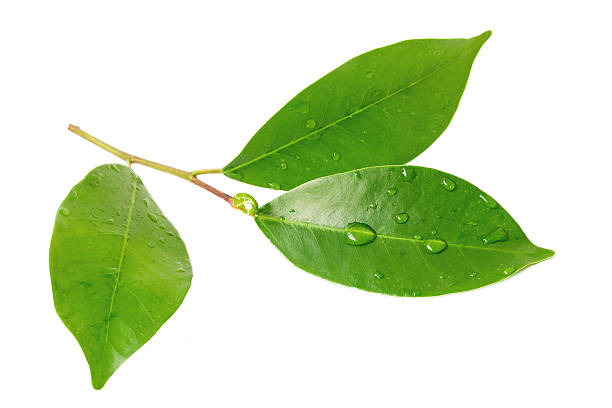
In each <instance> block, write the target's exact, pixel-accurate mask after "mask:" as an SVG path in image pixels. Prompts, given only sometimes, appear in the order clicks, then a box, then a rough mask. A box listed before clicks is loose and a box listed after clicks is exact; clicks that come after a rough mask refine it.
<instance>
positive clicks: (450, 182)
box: [442, 177, 457, 191]
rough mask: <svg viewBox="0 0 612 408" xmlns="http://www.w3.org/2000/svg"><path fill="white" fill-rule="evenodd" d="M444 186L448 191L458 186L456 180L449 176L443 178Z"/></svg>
mask: <svg viewBox="0 0 612 408" xmlns="http://www.w3.org/2000/svg"><path fill="white" fill-rule="evenodd" d="M442 187H444V188H445V189H446V190H448V191H453V190H454V189H455V187H457V184H455V182H454V181H453V180H451V179H449V178H448V177H444V178H442Z"/></svg>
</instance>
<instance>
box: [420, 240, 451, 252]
mask: <svg viewBox="0 0 612 408" xmlns="http://www.w3.org/2000/svg"><path fill="white" fill-rule="evenodd" d="M424 245H425V250H426V251H427V252H429V253H430V254H439V253H440V252H442V251H444V250H445V249H446V247H447V246H448V244H447V243H446V241H443V240H441V239H428V240H426V241H425V242H424Z"/></svg>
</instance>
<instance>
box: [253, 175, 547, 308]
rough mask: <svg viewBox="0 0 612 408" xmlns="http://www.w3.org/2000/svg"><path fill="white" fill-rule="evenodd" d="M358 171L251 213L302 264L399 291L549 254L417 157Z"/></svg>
mask: <svg viewBox="0 0 612 408" xmlns="http://www.w3.org/2000/svg"><path fill="white" fill-rule="evenodd" d="M356 173H357V172H356V171H351V172H347V173H341V174H336V175H331V176H327V177H322V178H319V179H316V180H313V181H310V182H308V183H306V184H303V185H301V186H299V187H297V188H295V189H293V190H291V191H289V192H287V193H285V194H283V195H282V196H280V197H278V198H277V199H275V200H273V201H271V202H270V203H268V204H266V205H264V206H263V207H261V208H260V209H259V211H258V213H257V214H256V216H255V221H256V222H257V225H258V226H259V228H260V229H261V230H262V231H263V232H264V234H265V235H266V236H267V237H268V238H269V239H270V240H271V241H272V243H274V245H276V246H277V247H278V248H279V249H280V250H281V251H282V252H283V253H284V254H285V255H286V256H287V258H289V260H290V261H291V262H293V263H294V264H295V265H297V266H298V267H300V268H302V269H304V270H306V271H308V272H311V273H313V274H315V275H318V276H321V277H323V278H326V279H329V280H331V281H334V282H338V283H342V284H344V285H348V286H354V287H357V288H360V289H365V290H368V291H372V292H380V293H386V294H392V295H398V296H435V295H442V294H445V293H451V292H460V291H465V290H470V289H474V288H478V287H481V286H484V285H488V284H490V283H493V282H497V281H499V280H502V279H505V278H507V277H508V276H509V275H512V274H514V273H516V272H518V271H520V270H521V269H523V268H525V267H526V266H529V265H532V264H534V263H537V262H540V261H542V260H544V259H547V258H550V257H551V256H552V255H553V252H552V251H550V250H548V249H543V248H540V247H537V246H535V245H533V244H532V243H531V242H530V241H529V239H527V237H526V236H525V234H524V233H523V231H522V230H521V228H520V227H519V225H518V224H517V223H516V222H515V221H514V220H513V219H512V217H511V216H510V214H508V213H507V212H506V211H505V210H504V209H503V208H502V207H501V206H500V205H499V204H498V203H497V202H496V201H495V200H493V199H492V198H491V197H490V196H488V195H487V194H485V193H484V192H483V191H481V190H480V189H478V188H477V187H475V186H474V185H472V184H470V183H468V182H467V181H465V180H462V179H460V178H458V177H455V176H453V175H450V174H446V173H443V172H441V171H438V170H434V169H428V168H423V167H415V166H383V167H371V168H365V169H360V170H359V175H360V177H355V174H356ZM407 175H408V177H407ZM449 186H452V188H448V187H449ZM390 190H393V193H392V194H389V191H390ZM372 203H378V204H377V205H372ZM289 209H292V210H295V211H290V210H289Z"/></svg>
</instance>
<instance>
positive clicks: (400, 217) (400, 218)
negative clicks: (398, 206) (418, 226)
mask: <svg viewBox="0 0 612 408" xmlns="http://www.w3.org/2000/svg"><path fill="white" fill-rule="evenodd" d="M393 219H394V220H395V222H397V223H398V224H405V223H406V221H408V214H406V213H399V214H395V217H393Z"/></svg>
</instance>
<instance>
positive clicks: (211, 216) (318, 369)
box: [0, 0, 612, 407]
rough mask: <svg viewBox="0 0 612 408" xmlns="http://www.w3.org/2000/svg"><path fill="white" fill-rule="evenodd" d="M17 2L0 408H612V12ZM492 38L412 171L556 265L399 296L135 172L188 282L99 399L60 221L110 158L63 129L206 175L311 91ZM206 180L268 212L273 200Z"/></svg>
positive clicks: (9, 64) (5, 96) (4, 109)
mask: <svg viewBox="0 0 612 408" xmlns="http://www.w3.org/2000/svg"><path fill="white" fill-rule="evenodd" d="M0 4H1V6H0V137H1V141H2V142H1V161H0V166H1V172H0V174H1V176H0V177H1V178H2V179H1V180H2V186H1V188H2V193H1V195H2V199H1V201H0V208H1V213H2V214H3V217H2V229H3V234H2V235H1V237H2V238H1V239H2V240H3V243H2V245H1V248H2V260H3V262H2V270H1V274H2V281H1V295H0V310H2V323H1V325H0V350H2V358H1V360H0V377H2V378H0V405H2V406H5V407H17V406H41V405H43V404H44V406H61V407H83V406H87V407H110V406H113V407H121V406H129V405H131V406H143V407H157V406H165V407H168V406H177V407H179V406H180V407H182V406H210V407H361V406H364V407H365V406H367V407H404V406H405V407H407V406H418V407H450V406H452V407H542V406H555V407H561V406H573V407H576V406H584V407H587V406H588V407H604V406H610V404H611V403H612V398H611V397H610V395H609V389H610V365H611V364H612V359H611V352H610V345H611V340H612V336H611V335H610V310H611V306H612V302H611V301H610V293H609V292H610V285H611V283H612V273H611V272H612V268H611V267H610V255H609V253H610V236H611V232H610V231H611V227H612V226H611V222H610V214H611V212H610V191H611V190H612V182H611V176H610V170H611V167H612V166H610V159H609V157H608V156H609V154H610V147H611V146H610V133H611V132H610V106H611V96H610V95H611V93H612V87H611V84H610V70H611V68H612V67H611V64H610V43H611V42H610V40H612V38H611V37H612V36H611V35H610V28H609V27H610V23H609V16H610V11H609V10H608V9H607V7H606V6H607V2H604V1H580V2H564V1H550V2H548V1H535V0H530V1H513V2H496V1H490V0H488V1H447V2H442V1H418V2H416V1H406V0H405V1H398V2H389V1H381V0H378V1H367V2H359V1H356V0H353V1H346V2H344V1H342V2H341V1H332V0H327V1H323V2H318V1H313V0H310V1H303V2H292V1H281V2H275V3H272V2H263V1H250V2H245V3H239V2H220V1H219V2H204V1H199V2H196V1H193V2H187V1H167V2H159V1H151V0H149V1H143V2H135V1H117V2H115V1H109V0H106V1H104V2H101V1H100V2H92V1H83V0H79V1H73V2H69V1H46V0H45V1H24V0H21V1H17V0H15V1H8V0H3V1H2V2H1V3H0ZM488 29H491V30H492V31H493V36H492V37H491V38H490V39H489V41H488V42H487V43H486V44H485V45H484V47H483V48H482V50H481V52H480V54H479V56H478V57H477V59H476V61H475V64H474V69H473V70H472V74H471V77H470V80H469V82H468V85H467V88H466V92H465V94H464V97H463V99H462V101H461V104H460V106H459V109H458V111H457V113H456V115H455V118H454V119H453V121H452V123H451V125H450V127H449V128H448V129H447V130H446V132H445V133H444V134H443V135H442V136H441V137H440V139H439V140H438V141H437V142H436V143H435V144H434V145H433V146H432V147H431V148H430V149H429V150H427V151H426V152H425V153H424V154H422V155H421V156H419V157H418V158H417V159H416V160H415V161H414V162H413V163H415V164H418V165H424V166H430V167H435V168H438V169H440V170H444V171H448V172H451V173H453V174H456V175H457V176H459V177H462V178H465V179H467V180H469V181H471V182H473V183H474V184H476V185H477V186H479V187H480V188H482V189H483V190H485V191H487V192H489V193H490V194H491V195H493V196H495V197H496V198H497V199H498V200H499V201H500V202H501V203H502V205H504V207H505V208H506V209H508V210H509V212H510V213H511V214H512V215H513V217H514V218H515V219H516V220H517V221H518V222H519V223H520V225H521V226H522V227H523V229H524V231H525V232H526V234H527V235H528V236H529V237H530V238H531V239H532V240H533V241H534V243H536V244H538V245H541V246H544V247H547V248H552V249H554V250H555V251H556V252H557V255H556V256H555V257H554V258H553V259H552V260H549V261H546V262H543V263H541V264H539V265H536V266H534V267H531V268H528V269H526V270H525V271H523V272H521V273H520V274H519V275H518V276H516V277H513V278H511V279H509V280H507V281H504V282H501V283H499V284H495V285H492V286H489V287H485V288H483V289H479V290H475V291H472V292H467V293H461V294H455V295H448V296H442V297H437V298H396V297H389V296H384V295H377V294H372V293H366V292H362V291H358V290H355V289H351V288H347V287H343V286H340V285H336V284H333V283H330V282H327V281H325V280H323V279H320V278H317V277H315V276H312V275H310V274H308V273H306V272H304V271H301V270H299V269H297V268H296V267H294V266H293V265H292V264H290V263H289V261H287V260H286V259H285V258H284V257H283V256H282V255H281V254H280V253H279V252H278V251H277V249H276V248H275V247H273V246H272V245H271V244H270V243H269V242H267V240H266V239H265V237H264V236H263V235H262V234H261V233H260V232H259V230H258V229H257V227H256V225H255V223H253V222H252V220H251V219H249V218H248V217H246V216H243V215H242V214H240V213H239V212H237V211H235V210H232V209H231V208H229V207H228V206H227V205H226V204H225V203H224V202H222V201H221V200H218V199H217V198H215V197H213V196H212V195H209V194H207V193H205V192H204V191H202V190H200V189H197V188H195V187H194V186H192V185H190V184H189V183H186V182H184V181H182V180H180V179H177V178H173V177H172V176H169V175H166V174H162V173H157V172H155V171H153V170H149V169H147V168H142V167H138V168H136V171H137V172H138V173H139V174H140V175H141V177H142V178H143V180H144V182H145V184H146V185H147V187H148V189H149V190H150V191H151V193H152V194H153V196H154V198H155V200H156V201H157V202H158V204H159V205H160V207H161V208H162V209H163V210H164V212H165V214H166V215H167V216H168V218H170V219H171V220H172V222H173V223H174V225H175V226H176V227H177V229H178V230H179V231H180V232H181V235H182V237H183V238H184V240H185V242H186V243H187V247H188V250H189V252H190V255H191V259H192V263H193V266H194V279H193V284H192V287H191V290H190V291H189V293H188V295H187V297H186V299H185V302H184V303H183V305H182V306H181V308H180V309H179V311H178V312H177V313H176V314H175V315H174V316H173V317H172V318H171V319H170V320H169V321H168V322H167V323H166V324H165V325H164V326H163V327H162V329H161V330H160V331H159V332H158V334H157V335H156V336H155V337H154V338H153V339H152V340H151V341H150V342H149V343H147V344H146V345H145V346H144V347H142V349H141V350H139V351H138V352H137V353H136V354H135V355H134V356H132V357H131V358H130V359H129V360H128V361H127V362H126V363H124V364H123V366H122V367H121V368H120V369H119V370H118V371H117V372H116V374H115V375H114V376H113V377H112V378H111V379H110V380H109V382H108V383H107V385H106V387H105V388H104V389H103V390H102V391H94V390H93V389H92V388H91V385H90V379H89V370H88V368H87V364H86V362H85V359H84V357H83V355H82V353H81V351H80V349H79V347H78V345H77V343H76V341H75V340H74V338H73V337H72V335H71V334H70V333H69V332H68V330H67V329H66V328H65V327H64V326H63V324H62V323H61V321H60V320H59V318H58V317H57V315H56V314H55V311H54V308H53V300H52V294H51V288H50V283H49V272H48V245H49V240H50V237H51V231H52V226H53V220H54V217H55V212H56V210H57V207H58V206H59V204H60V202H61V201H62V200H63V198H64V197H65V196H66V194H67V193H68V191H69V189H70V188H71V186H72V185H74V184H75V183H76V182H78V181H79V180H80V179H81V178H82V177H83V176H84V175H85V174H86V173H87V172H88V171H89V170H90V169H91V168H93V167H95V166H97V165H99V164H102V163H107V162H116V160H115V158H114V157H113V156H111V155H109V154H108V153H106V152H104V151H102V150H100V149H98V148H96V147H95V146H93V145H90V144H88V143H87V142H85V141H84V140H81V139H80V138H78V137H77V136H75V135H73V134H71V133H69V132H68V131H67V130H66V128H67V126H68V124H69V123H75V124H77V125H79V126H81V127H82V128H83V129H84V130H87V131H89V132H91V133H92V134H94V135H96V136H98V137H100V138H102V139H103V140H105V141H107V142H109V143H111V144H114V145H116V146H117V147H119V148H122V149H124V150H126V151H129V152H131V153H133V154H138V155H141V156H143V157H147V158H150V159H153V160H158V161H162V162H164V163H168V164H170V165H175V166H177V167H181V168H185V169H188V170H192V169H195V168H202V167H221V166H223V165H225V164H227V163H228V162H229V161H230V160H231V159H232V158H233V157H234V156H235V155H237V154H238V152H239V151H240V150H241V149H242V147H243V146H244V144H245V143H246V142H247V141H248V140H249V138H250V137H251V135H252V134H253V133H254V132H255V131H256V130H257V129H258V128H259V127H260V126H261V125H262V124H263V123H264V122H265V121H266V120H267V119H268V118H269V117H270V116H271V115H272V114H274V113H275V112H276V110H277V109H279V108H280V107H281V106H282V105H284V103H285V102H287V101H288V100H289V99H290V98H291V97H293V96H294V95H295V94H296V93H297V92H298V91H300V90H301V89H303V88H304V87H305V86H307V85H308V84H310V83H311V82H313V81H314V80H316V79H318V78H319V77H321V76H322V75H324V74H325V73H327V72H328V71H330V70H331V69H333V68H335V67H336V66H338V65H340V64H341V63H343V62H345V61H346V60H348V59H350V58H352V57H354V56H356V55H358V54H360V53H363V52H365V51H368V50H371V49H373V48H376V47H379V46H384V45H388V44H392V43H395V42H398V41H401V40H405V39H411V38H426V37H437V38H454V37H471V36H474V35H478V34H480V33H481V32H483V31H485V30H488ZM205 180H206V181H209V182H210V183H211V184H213V185H215V186H217V187H220V188H221V189H223V190H225V191H227V192H228V193H230V194H234V193H236V192H239V191H243V192H248V193H251V194H253V195H254V196H255V197H256V198H257V199H258V201H259V202H260V203H265V202H266V201H268V200H269V199H271V198H273V197H275V196H276V195H278V192H275V191H271V190H264V189H259V188H255V187H252V186H249V185H242V184H240V183H238V182H234V181H232V180H229V179H226V178H225V177H224V176H222V175H211V176H208V177H205Z"/></svg>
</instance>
